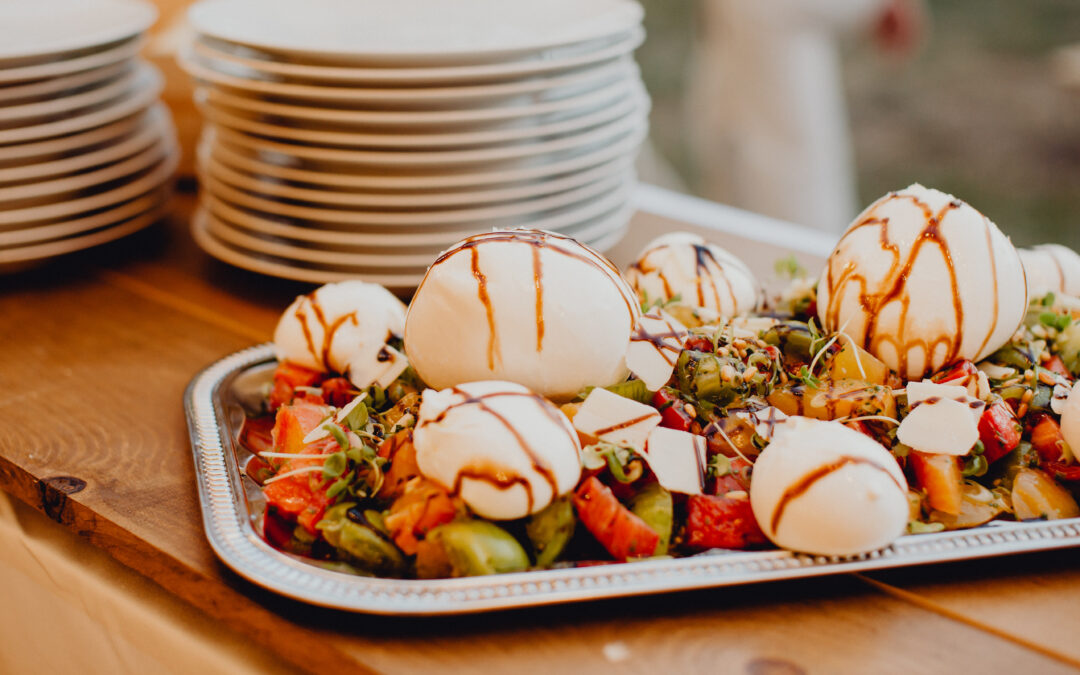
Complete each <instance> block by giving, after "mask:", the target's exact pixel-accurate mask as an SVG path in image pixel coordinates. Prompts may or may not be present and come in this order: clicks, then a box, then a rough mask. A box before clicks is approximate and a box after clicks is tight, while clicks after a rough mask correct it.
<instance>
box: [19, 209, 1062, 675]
mask: <svg viewBox="0 0 1080 675" xmlns="http://www.w3.org/2000/svg"><path fill="white" fill-rule="evenodd" d="M193 201H194V200H193V199H192V198H191V197H190V196H181V197H178V198H177V200H176V208H175V212H174V214H173V217H172V218H171V222H169V223H167V224H165V225H162V226H159V227H156V228H153V229H151V230H148V231H146V232H144V233H141V234H139V235H137V236H135V237H132V238H130V239H128V240H125V241H122V242H117V243H115V244H113V245H109V246H107V247H105V248H103V249H99V250H97V251H92V252H86V253H82V254H78V255H74V256H69V257H67V258H64V259H61V260H57V261H53V262H51V263H50V264H48V265H45V266H43V267H40V268H38V269H35V270H31V271H28V272H23V273H21V274H18V275H15V276H8V277H3V278H0V316H3V322H2V324H0V344H2V345H3V346H4V349H2V350H0V420H2V424H3V427H2V429H3V433H2V434H0V488H2V489H4V490H6V491H8V492H10V493H12V494H14V495H15V496H16V497H18V498H19V499H21V500H23V501H25V502H27V503H28V504H30V505H32V506H34V507H35V508H37V509H39V510H41V511H43V512H44V513H46V514H47V515H49V516H50V517H51V518H53V519H54V520H56V521H57V522H59V523H61V524H63V525H65V526H66V527H68V528H69V529H71V530H72V531H74V532H77V533H78V534H79V535H81V536H83V537H85V538H87V539H88V540H89V541H91V542H92V543H93V544H95V545H97V546H99V547H101V548H103V549H104V550H106V551H108V552H109V553H110V554H111V555H112V556H113V557H114V558H116V559H117V560H119V561H120V562H122V563H124V564H125V565H127V566H129V567H131V568H133V569H134V570H136V571H138V572H140V573H142V574H143V575H145V576H147V577H148V578H150V579H152V580H154V581H155V582H157V583H158V584H159V585H160V586H161V587H163V588H164V589H166V590H167V591H169V592H171V593H174V594H175V595H177V596H179V597H180V598H182V599H184V600H186V601H187V602H189V603H191V604H192V605H194V606H195V607H197V608H199V609H200V610H202V611H203V612H205V613H206V614H207V615H208V616H210V617H213V618H214V619H216V620H219V621H221V622H223V623H225V624H227V625H228V626H230V627H232V628H234V629H235V630H237V631H239V632H240V633H241V634H243V635H245V636H247V638H248V639H250V640H252V641H254V642H255V643H256V644H259V645H261V646H263V647H265V648H266V649H267V650H270V651H273V652H275V653H277V654H278V655H280V656H281V658H282V659H284V660H286V661H288V662H290V663H292V664H294V665H296V666H297V667H299V668H301V669H304V670H309V671H312V672H323V673H325V672H330V671H333V670H338V671H340V670H345V671H347V672H365V671H377V672H393V673H398V672H424V671H431V670H445V669H453V670H460V671H464V672H496V669H505V670H514V671H523V672H549V671H555V672H558V671H559V670H563V671H566V672H599V671H605V672H606V671H609V670H611V669H612V668H613V667H616V666H617V667H619V668H620V669H625V670H627V671H630V672H653V673H656V672H745V673H753V674H759V675H761V674H773V673H800V672H897V673H900V672H904V673H911V672H931V671H945V670H955V671H958V672H968V671H974V670H979V671H984V672H988V673H989V672H1006V671H1009V672H1016V671H1017V670H1025V669H1026V670H1028V671H1030V672H1038V673H1044V672H1045V673H1051V672H1063V671H1065V670H1070V669H1071V668H1072V667H1074V666H1077V665H1080V647H1078V646H1077V645H1078V644H1080V643H1077V642H1076V641H1070V640H1069V639H1068V638H1069V636H1070V634H1071V632H1072V626H1073V625H1075V623H1076V619H1077V614H1078V612H1080V610H1078V607H1080V603H1078V600H1080V583H1078V582H1080V572H1077V571H1075V568H1077V562H1080V555H1078V554H1077V552H1076V551H1063V552H1058V553H1053V554H1044V555H1036V556H1019V557H1014V558H1003V559H996V560H989V561H982V562H973V563H964V564H958V565H946V566H934V567H923V568H918V569H914V570H905V571H899V572H896V573H893V572H889V573H879V574H874V575H872V576H871V577H865V578H860V577H856V576H844V577H836V578H828V579H817V580H804V581H799V582H785V583H777V584H769V585H762V586H749V587H739V588H730V589H716V590H707V591H697V592H693V593H679V594H669V595H658V596H650V597H645V598H629V599H621V600H612V601H604V602H596V603H587V604H577V605H567V606H558V607H548V608H541V609H533V610H521V611H514V612H500V613H495V614H487V615H478V616H468V617H456V618H451V619H403V618H402V619H395V618H386V617H372V616H365V615H357V614H347V613H344V612H338V611H333V610H326V609H321V608H315V607H311V606H307V605H304V604H301V603H298V602H294V601H291V600H288V599H285V598H282V597H279V596H276V595H274V594H272V593H269V592H267V591H263V590H262V589H260V588H258V587H256V586H254V585H252V584H250V583H248V582H246V581H244V580H242V579H240V578H239V577H237V576H236V575H234V574H233V573H231V572H230V571H229V570H228V569H226V568H225V567H224V566H223V565H222V564H221V563H220V562H219V561H218V560H217V559H216V558H215V557H214V555H213V553H212V551H211V550H210V548H209V546H208V544H207V543H206V540H205V538H204V536H203V530H202V522H201V515H200V511H199V506H198V500H197V495H196V490H195V484H194V480H195V476H194V470H193V467H192V460H191V450H190V444H189V439H188V435H187V430H186V426H185V420H184V414H183V407H182V394H183V391H184V388H185V387H186V386H187V384H188V382H189V381H190V379H191V378H192V377H193V376H194V375H195V374H196V373H197V372H198V371H199V370H201V369H202V368H203V367H205V366H206V365H208V364H209V363H211V362H213V361H215V360H217V359H219V358H221V357H222V356H225V355H227V354H229V353H231V352H233V351H236V350H237V349H240V348H243V347H246V346H249V345H251V344H253V343H255V342H260V341H263V340H266V339H268V338H269V336H270V334H271V331H272V329H273V326H274V323H275V321H276V319H277V315H278V313H279V312H280V311H281V309H282V308H283V307H285V305H286V304H287V303H288V302H289V301H290V300H291V299H292V297H294V296H295V295H296V294H297V293H299V292H302V291H304V290H306V289H307V288H309V287H308V286H304V285H301V284H294V283H291V282H284V281H279V280H273V279H267V278H265V277H261V276H258V275H254V274H249V273H246V272H243V271H240V270H235V269H231V268H228V267H227V266H225V265H222V264H219V263H217V262H216V261H213V260H212V259H210V258H208V257H207V256H205V255H203V254H202V253H201V252H199V251H198V250H197V249H196V248H195V247H194V245H193V244H192V243H191V241H190V238H189V237H188V236H187V234H186V219H187V216H188V214H189V212H190V209H191V208H192V204H193ZM672 225H673V224H672V223H671V222H668V221H664V220H662V219H659V218H656V217H652V216H648V215H645V214H639V215H638V216H637V217H636V219H635V222H634V226H633V227H634V229H633V232H632V235H631V236H630V237H629V238H628V240H627V241H626V242H624V243H623V244H622V245H620V247H619V249H617V251H616V258H618V259H621V261H623V262H624V261H625V260H627V259H628V258H629V256H631V255H632V254H633V253H634V252H636V249H637V248H638V247H640V245H641V244H642V243H643V242H644V241H645V240H646V239H647V238H648V237H651V236H653V235H654V234H657V233H659V232H660V231H662V230H663V229H665V228H669V227H671V226H672ZM715 238H716V239H717V240H718V241H719V242H720V243H722V244H725V245H727V246H729V247H731V248H732V249H734V250H735V251H736V252H737V253H739V254H740V255H741V256H742V257H744V258H745V259H747V261H748V262H749V263H750V264H751V266H752V267H754V268H755V270H757V271H758V272H759V273H761V274H769V273H770V272H769V271H770V270H771V266H772V262H773V260H774V259H775V258H777V257H778V255H780V253H781V252H778V251H777V250H776V249H774V248H771V247H766V246H764V245H760V244H754V243H752V242H749V241H746V240H741V239H739V238H735V237H730V236H722V237H715ZM805 262H806V263H807V264H812V263H814V261H813V260H809V259H807V260H805Z"/></svg>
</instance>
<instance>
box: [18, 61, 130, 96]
mask: <svg viewBox="0 0 1080 675" xmlns="http://www.w3.org/2000/svg"><path fill="white" fill-rule="evenodd" d="M131 69H132V65H131V62H130V61H124V62H121V63H114V64H111V65H108V66H103V67H101V68H94V69H92V70H87V71H85V72H81V73H75V74H74V75H64V76H61V77H51V78H48V79H45V80H39V81H37V82H31V83H29V84H15V85H10V86H6V87H5V86H0V107H3V106H9V105H15V104H20V105H21V104H22V103H28V102H32V101H36V100H40V99H42V98H45V97H48V98H57V97H59V96H62V95H64V94H65V92H70V91H74V90H82V89H85V88H87V87H92V86H95V85H99V84H101V83H103V82H105V81H106V80H110V79H112V78H114V77H117V76H119V75H121V74H123V73H125V72H126V71H130V70H131Z"/></svg>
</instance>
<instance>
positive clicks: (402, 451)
mask: <svg viewBox="0 0 1080 675" xmlns="http://www.w3.org/2000/svg"><path fill="white" fill-rule="evenodd" d="M379 456H380V457H385V458H386V459H389V460H390V466H389V468H387V469H386V474H385V476H384V477H383V485H382V488H381V489H380V490H379V497H381V498H383V499H388V498H390V497H397V496H399V495H401V493H402V491H403V490H404V488H405V484H406V483H408V482H409V481H410V480H412V479H413V478H416V477H417V476H419V475H420V467H419V466H418V465H417V464H416V446H414V445H413V443H412V429H402V430H401V431H399V432H397V433H396V434H394V435H393V436H391V437H390V438H388V439H386V440H385V441H383V442H382V445H380V446H379Z"/></svg>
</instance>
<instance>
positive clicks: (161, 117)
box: [0, 107, 173, 186]
mask: <svg viewBox="0 0 1080 675" xmlns="http://www.w3.org/2000/svg"><path fill="white" fill-rule="evenodd" d="M167 114H168V113H166V112H165V110H164V108H163V107H155V108H151V109H150V110H148V111H147V115H146V116H145V117H143V118H142V120H143V121H144V123H141V124H138V125H137V126H135V127H134V128H133V129H132V133H130V134H127V135H119V136H116V137H110V138H107V139H105V141H106V142H105V144H102V145H98V147H96V148H95V149H93V150H91V151H89V152H83V153H78V154H71V152H70V151H68V152H65V153H63V156H62V158H61V159H54V160H51V161H45V162H38V163H33V164H22V165H20V166H13V167H9V168H2V167H0V186H2V185H4V184H5V183H25V182H27V181H31V180H35V179H41V178H46V177H49V176H60V175H63V174H69V173H74V172H76V171H82V170H84V169H89V168H92V167H96V166H100V165H102V164H108V163H110V162H115V161H117V160H120V159H123V158H125V157H129V156H131V155H133V154H135V153H136V152H138V151H139V150H142V149H144V148H146V147H147V146H148V145H150V144H151V143H153V142H154V141H155V140H158V139H160V138H162V137H163V136H165V135H172V133H173V131H172V124H171V123H170V122H168V118H167ZM2 152H3V150H2V149H0V153H2Z"/></svg>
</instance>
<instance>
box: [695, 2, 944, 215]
mask: <svg viewBox="0 0 1080 675" xmlns="http://www.w3.org/2000/svg"><path fill="white" fill-rule="evenodd" d="M702 14H703V23H702V36H703V40H702V44H701V45H700V47H699V49H698V50H697V57H696V59H695V62H694V64H693V72H692V75H691V80H690V92H689V100H688V102H689V113H690V119H689V120H688V126H689V131H690V141H691V142H690V147H691V152H692V153H693V156H694V160H695V162H696V163H697V167H698V170H699V175H700V179H701V182H700V189H699V192H701V193H702V194H703V196H706V197H708V198H711V199H715V200H717V201H722V202H725V203H728V204H731V205H734V206H738V207H742V208H745V209H749V210H751V211H756V212H759V213H764V214H766V215H770V216H774V217H777V218H783V219H786V220H789V221H791V222H794V223H799V224H802V225H806V226H809V227H813V228H816V229H821V230H826V231H834V232H841V231H842V230H843V229H844V228H845V227H846V226H847V225H848V223H849V222H850V221H851V219H852V218H853V217H854V215H855V213H856V194H855V177H854V168H853V157H852V150H851V141H850V137H849V131H848V122H847V111H846V106H845V102H844V93H843V87H842V83H841V76H840V63H839V54H838V47H837V39H838V38H839V37H840V36H841V35H842V34H844V33H847V32H851V31H854V30H857V29H860V28H862V29H872V30H873V31H874V34H875V37H876V38H877V42H878V44H879V45H880V46H882V47H883V48H885V49H888V50H892V51H897V52H906V51H911V49H912V48H913V47H914V46H915V45H916V44H917V42H918V40H919V33H920V30H921V27H922V23H923V21H922V17H923V16H924V12H923V11H922V7H921V4H920V2H919V0H704V3H703V7H702Z"/></svg>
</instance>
